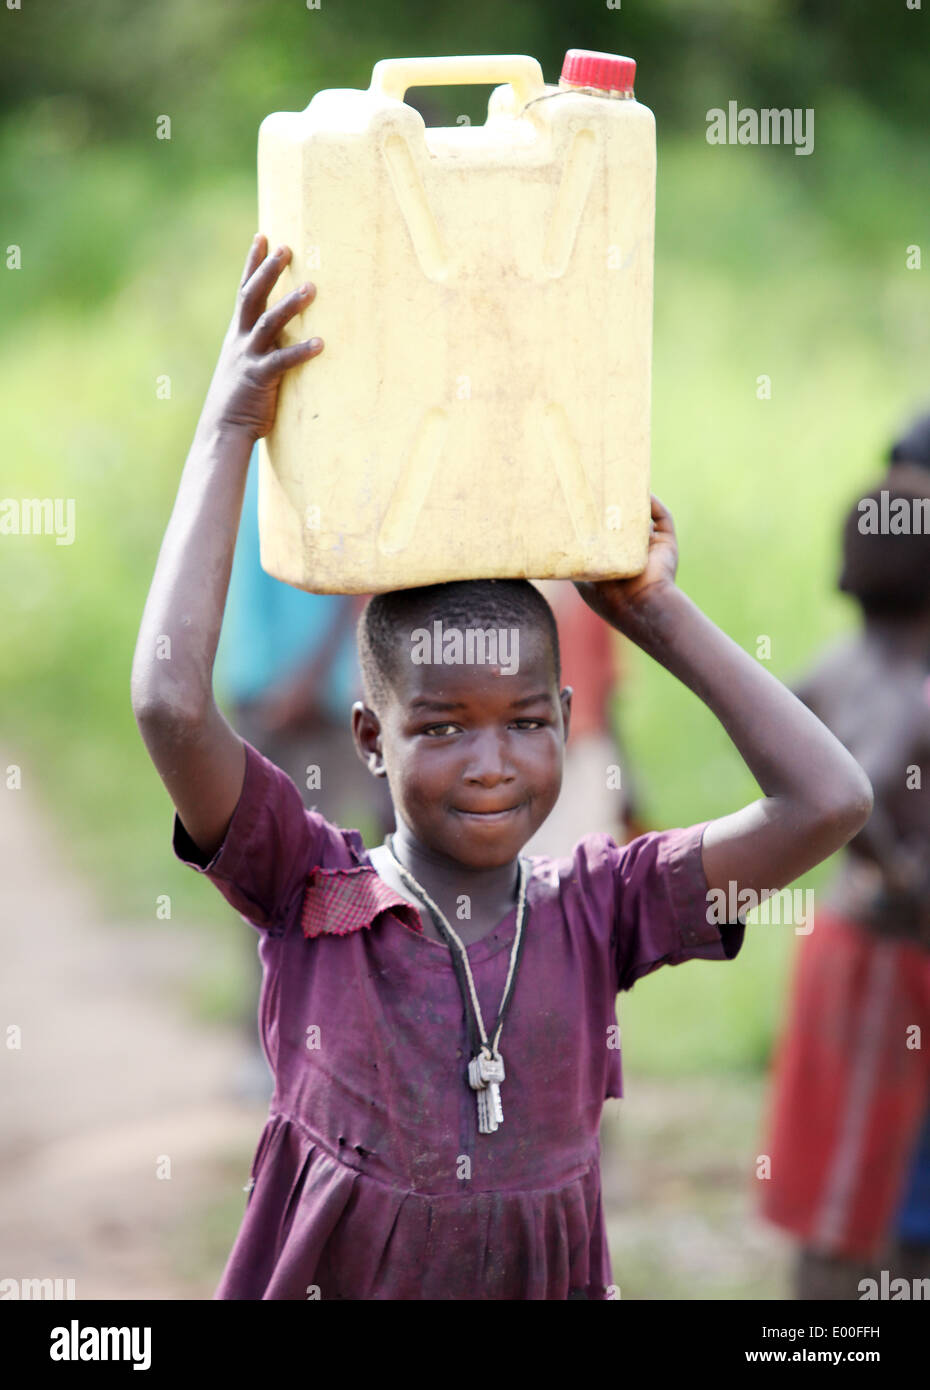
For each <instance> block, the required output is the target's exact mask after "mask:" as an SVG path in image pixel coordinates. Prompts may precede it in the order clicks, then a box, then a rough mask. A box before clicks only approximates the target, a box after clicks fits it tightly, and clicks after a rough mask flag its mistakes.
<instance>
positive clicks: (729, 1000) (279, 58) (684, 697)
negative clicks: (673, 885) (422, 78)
mask: <svg viewBox="0 0 930 1390" xmlns="http://www.w3.org/2000/svg"><path fill="white" fill-rule="evenodd" d="M24 3H25V7H24V9H23V10H21V11H10V10H7V9H5V8H4V9H2V10H0V25H2V29H0V34H2V39H0V71H2V73H3V82H2V83H0V92H2V96H0V186H2V188H3V203H2V212H0V218H2V221H0V227H2V245H3V247H6V246H8V245H10V244H16V245H19V246H21V248H22V255H23V268H22V270H21V271H18V272H12V271H4V272H3V274H2V278H0V285H2V295H3V300H2V308H3V312H2V315H0V392H2V396H3V400H4V405H5V409H4V420H5V423H6V431H5V441H4V442H5V446H6V447H5V456H4V464H3V482H2V484H0V493H2V495H4V496H12V497H36V496H39V497H64V498H69V497H74V498H75V499H76V504H77V505H76V511H77V535H76V540H75V543H74V545H73V546H71V547H59V546H56V545H55V544H54V541H53V540H52V539H51V538H49V537H44V536H40V537H16V538H5V540H4V542H3V544H2V545H0V593H2V594H3V607H4V613H5V637H6V643H5V651H6V655H7V659H6V660H5V661H4V662H3V663H2V664H0V737H2V739H3V746H4V749H5V750H7V751H8V752H9V756H11V757H13V758H15V759H16V760H18V761H21V762H22V764H23V765H24V766H25V767H26V768H27V769H28V770H30V771H31V772H32V773H34V775H35V776H37V777H38V778H39V779H40V781H41V783H42V786H43V789H44V792H45V796H46V800H47V802H48V804H49V805H50V806H51V807H53V808H54V809H55V810H56V811H57V813H58V814H59V815H60V817H61V819H62V821H63V822H64V823H65V824H66V825H67V827H68V835H69V842H70V846H71V853H72V854H73V856H74V858H75V860H76V861H77V862H79V863H80V864H81V865H82V866H84V867H85V868H86V869H87V870H88V871H89V872H92V873H96V874H98V875H99V876H100V880H101V883H102V884H104V885H105V886H106V888H107V891H108V895H109V910H110V911H111V913H112V914H113V915H119V914H122V915H125V916H126V917H127V918H129V919H130V920H131V919H132V918H133V917H135V918H137V919H138V918H146V919H149V920H150V919H151V917H152V915H153V914H154V902H155V897H156V896H157V895H158V894H160V893H166V892H167V893H169V894H170V895H171V897H172V901H173V904H174V913H173V921H174V922H175V923H177V924H181V923H184V922H190V923H191V924H193V923H199V921H200V919H202V918H203V917H204V916H205V915H208V916H209V917H210V918H211V920H212V921H213V922H214V923H215V924H216V926H217V927H218V926H219V924H220V923H222V924H224V926H227V927H228V925H229V912H228V909H226V908H225V906H224V905H223V904H222V902H221V900H220V899H219V895H218V894H216V893H215V892H214V891H213V890H210V889H208V888H207V886H206V885H204V884H203V883H201V882H200V881H199V879H198V878H197V877H196V876H195V875H194V874H192V873H190V872H189V871H188V870H186V869H183V868H182V867H180V866H179V865H177V864H176V863H175V862H174V859H173V856H172V855H171V852H170V847H169V833H170V827H171V813H170V805H169V803H168V800H167V797H166V795H165V792H164V789H163V788H162V786H161V784H160V782H159V781H158V778H157V776H156V775H155V773H154V771H153V769H152V767H151V764H150V763H149V761H148V757H147V754H146V752H145V749H144V747H143V745H142V742H141V740H140V738H139V736H138V732H137V730H136V728H135V723H134V720H133V716H132V711H131V709H130V704H129V671H130V665H131V660H132V652H133V647H134V643H135V635H136V631H137V629H138V624H139V619H140V616H141V612H142V607H143V604H144V601H145V595H146V592H147V589H148V585H149V582H150V580H151V575H152V569H153V566H154V563H155V558H156V555H157V551H158V546H159V544H160V540H161V536H162V534H163V532H164V527H165V524H166V522H167V518H168V515H169V512H170V508H171V505H172V501H173V498H174V493H175V490H176V487H177V482H178V477H179V473H180V469H181V467H182V464H183V460H184V457H185V455H186V452H187V449H188V447H189V443H190V439H191V436H192V433H193V428H194V425H195V422H196V418H197V414H198V411H199V407H200V403H201V401H202V399H203V395H204V392H205V390H206V387H207V384H208V382H209V379H210V375H211V373H212V370H213V365H214V362H215V359H216V353H217V351H218V348H219V344H220V341H221V339H222V336H223V333H224V331H225V327H226V324H227V322H228V318H229V314H230V311H231V308H232V303H233V296H234V292H235V288H236V285H237V283H238V277H239V274H240V270H241V265H242V262H243V260H244V257H245V253H246V250H247V247H248V243H249V240H250V238H251V236H252V234H253V232H254V230H255V222H254V218H255V173H254V160H255V138H256V133H257V128H258V125H259V122H260V120H261V118H262V117H263V116H264V115H265V114H266V112H267V111H269V110H274V109H299V108H301V107H303V106H305V105H306V104H307V101H308V100H309V98H310V96H311V95H312V93H313V91H315V90H316V89H317V88H319V87H323V86H341V85H367V82H368V79H369V75H370V70H371V67H372V65H373V63H374V62H375V61H376V60H377V59H378V58H380V57H385V56H391V55H394V56H396V55H404V54H421V53H422V54H425V53H431V52H434V53H442V52H447V53H454V52H466V53H467V52H481V51H487V50H493V51H498V52H505V51H517V52H529V53H533V54H535V55H536V56H538V57H539V58H540V59H541V61H542V62H543V66H544V71H545V73H546V76H547V78H549V79H554V77H555V76H556V75H557V72H558V67H559V63H560V60H561V56H562V52H563V50H564V49H565V48H566V47H569V46H589V47H593V48H603V49H606V50H614V51H617V50H619V51H621V52H628V53H630V54H631V55H632V56H634V57H636V58H637V60H638V62H639V80H638V84H637V95H638V96H639V98H640V99H641V100H642V101H644V102H646V103H647V104H648V105H651V106H652V107H653V108H654V109H655V110H656V112H657V117H658V126H659V181H658V203H657V227H656V235H657V243H656V301H655V350H654V377H653V419H654V423H653V438H654V444H653V478H654V488H655V491H656V492H657V493H658V494H659V496H660V497H662V499H663V500H664V501H665V502H666V503H667V504H668V505H669V506H670V507H671V509H672V511H673V514H674V517H675V522H676V526H677V530H678V535H679V542H680V547H681V564H680V570H679V579H680V582H681V584H682V585H683V587H684V588H685V589H686V591H687V592H688V593H689V594H690V595H691V596H692V597H693V598H694V599H695V601H696V602H697V603H698V604H699V605H700V606H701V607H702V608H704V609H705V611H706V612H708V613H709V614H710V615H711V616H712V617H713V619H714V620H715V621H716V622H717V623H719V624H720V626H721V627H723V628H724V629H725V630H726V631H727V632H728V633H729V634H730V635H731V636H732V637H733V639H734V640H735V641H737V642H738V643H740V644H741V645H742V646H744V647H745V648H746V649H747V650H749V651H750V652H753V653H755V644H756V639H757V637H758V636H760V635H768V636H769V637H771V639H772V643H773V653H772V659H771V669H772V670H773V671H774V672H775V673H776V674H777V675H779V676H781V677H782V678H784V679H791V678H793V677H794V676H795V675H796V674H797V673H798V671H799V670H800V669H802V668H803V667H804V666H805V665H806V664H807V662H808V661H809V660H810V659H811V657H812V655H813V654H814V652H815V651H816V649H817V648H818V647H819V646H820V645H821V644H822V643H823V642H824V641H825V640H827V639H828V638H830V637H831V636H832V635H834V634H835V633H837V632H839V631H841V630H843V629H844V628H848V627H849V626H850V625H851V624H852V623H853V622H854V621H855V614H854V612H853V611H852V609H851V608H850V606H849V605H848V604H847V603H846V602H845V601H844V600H841V599H840V598H839V597H838V596H837V595H836V594H835V593H834V592H833V585H834V577H835V573H836V562H837V541H838V525H839V519H840V516H841V514H842V511H843V509H845V507H846V506H847V504H848V503H849V501H850V500H851V498H852V497H853V495H854V493H855V491H856V490H857V489H858V488H859V487H860V486H861V485H862V484H863V483H866V482H869V481H871V479H872V477H873V475H874V474H875V473H876V472H877V471H878V470H879V469H880V467H881V464H882V461H883V456H884V451H885V449H886V447H887V444H888V442H889V440H890V437H891V435H892V433H893V431H894V429H895V428H896V426H897V425H898V424H899V423H900V421H901V419H902V418H903V417H906V416H907V415H909V414H910V413H911V411H913V410H914V409H916V408H917V407H918V406H920V405H921V404H923V403H924V402H925V401H926V398H927V395H928V385H927V368H926V364H927V358H928V350H930V314H928V307H930V305H928V295H927V290H926V288H925V286H926V275H927V273H928V272H927V270H926V269H925V270H923V271H909V270H907V269H906V268H905V252H906V248H907V247H908V246H909V245H911V244H914V243H917V244H921V245H922V247H923V253H924V258H925V259H926V256H927V254H928V246H930V236H928V214H927V204H926V189H927V187H930V151H928V147H927V142H926V139H925V132H924V124H923V123H924V115H923V110H922V106H923V103H924V101H925V92H926V87H925V84H924V82H923V73H922V72H921V71H919V69H918V65H919V64H921V63H922V61H923V60H922V58H921V53H922V51H923V50H924V49H925V46H926V40H925V37H923V36H925V34H926V29H925V28H923V27H921V26H924V25H925V24H926V16H925V15H924V14H923V13H921V12H918V11H908V10H906V9H905V7H904V4H903V0H902V3H901V4H899V5H897V6H896V9H895V11H894V13H893V14H891V13H889V14H881V13H880V12H879V10H878V7H877V6H872V5H869V6H865V5H860V4H847V5H845V6H844V7H843V10H842V19H841V20H840V19H839V17H838V13H837V12H835V11H834V10H831V8H830V7H828V5H827V4H826V3H825V0H824V2H820V0H818V3H801V0H729V2H728V3H723V2H721V3H708V4H704V5H697V4H685V3H684V0H654V2H653V3H651V4H650V5H649V6H640V5H638V4H634V3H632V0H626V2H625V3H624V5H623V8H622V10H608V9H607V8H606V6H605V5H600V6H596V5H590V6H588V7H586V8H584V9H582V10H580V9H570V8H569V7H567V6H565V7H563V6H561V5H560V6H555V5H549V4H538V3H528V0H516V3H511V4H509V5H507V6H501V5H494V6H493V7H492V6H491V5H489V4H486V3H484V0H475V3H472V4H470V5H469V6H467V7H448V6H445V7H435V6H433V5H431V4H426V3H423V2H422V0H408V3H405V4H404V5H403V6H401V7H396V6H395V7H385V8H384V9H376V8H375V7H374V6H370V7H369V6H363V5H359V4H348V3H344V2H343V3H337V0H323V3H322V9H321V10H318V11H314V10H307V9H306V8H304V7H303V6H302V5H300V4H298V3H297V0H293V3H289V4H286V5H285V4H278V3H275V4H266V5H263V6H258V5H255V4H246V3H245V0H223V3H218V0H200V2H199V3H197V4H189V3H184V4H182V3H180V0H163V3H161V4H159V5H157V6H133V5H131V4H130V3H129V2H128V0H96V3H94V5H93V6H91V7H87V6H79V5H77V4H74V3H59V4H58V5H56V6H55V8H54V11H49V10H43V9H41V7H39V6H38V5H34V4H30V3H29V0H24ZM928 8H930V6H928ZM465 97H467V98H468V99H469V100H472V98H473V100H474V105H473V106H472V107H471V108H469V111H468V114H470V115H471V116H472V118H473V119H476V120H477V119H480V118H481V116H480V106H481V102H482V101H484V100H485V99H486V92H484V93H483V92H481V90H480V89H475V91H474V92H464V93H463V89H455V90H454V92H450V93H446V94H443V93H442V92H441V90H437V91H436V92H435V93H433V94H432V96H431V99H435V101H436V102H437V103H439V105H440V107H441V106H442V104H443V102H444V101H451V102H453V103H459V102H461V101H462V100H463V99H464V98H465ZM729 99H736V100H738V101H739V103H740V104H741V105H773V106H801V107H805V108H806V107H809V106H813V107H814V108H815V109H816V142H815V150H814V153H813V154H812V155H811V156H809V157H797V156H795V155H794V154H793V151H792V150H791V149H790V148H777V147H772V148H751V147H750V148H746V147H738V146H734V147H716V146H709V145H708V144H707V143H706V140H705V129H706V123H705V113H706V111H707V110H708V109H709V108H710V107H713V106H724V107H725V106H726V103H727V101H728V100H729ZM462 109H463V107H462V106H461V105H458V104H453V105H452V106H451V108H449V107H447V108H446V115H447V118H450V117H451V118H453V119H454V114H455V113H456V112H459V111H461V110H462ZM162 114H168V115H170V116H171V120H172V138H171V140H170V141H159V140H156V138H155V121H156V117H157V116H159V115H162ZM163 373H164V374H167V375H169V376H170V378H171V382H172V396H171V399H170V400H159V399H157V398H156V394H155V380H156V377H158V376H159V375H161V374H163ZM762 373H765V374H768V375H769V376H771V378H772V399H771V400H770V401H759V400H758V399H757V398H756V378H757V376H759V375H760V374H762ZM631 666H632V669H631V675H630V680H629V683H628V686H627V688H626V689H625V690H624V693H623V697H622V700H621V702H620V714H621V717H622V721H623V727H624V731H625V735H626V739H627V741H628V743H629V746H630V748H631V750H632V755H633V757H634V758H635V761H636V765H637V769H638V771H639V774H640V779H641V781H642V783H643V786H644V790H645V796H646V806H645V811H646V814H647V816H648V817H649V820H650V822H651V823H652V824H655V825H685V824H689V823H691V822H693V821H697V820H704V819H708V818H710V817H713V816H715V815H718V814H722V813H725V812H727V811H729V810H732V809H733V808H734V807H736V806H738V805H741V804H743V803H744V802H745V801H747V800H750V799H752V798H753V797H754V796H755V795H756V794H757V792H756V788H755V786H754V784H753V782H752V779H751V778H750V777H749V774H748V773H747V771H746V769H745V768H744V766H743V764H742V762H741V761H740V759H739V757H738V756H737V754H736V752H735V750H734V749H733V748H732V746H731V744H730V743H729V740H728V738H727V736H726V734H725V733H724V731H723V730H722V729H721V728H720V726H719V725H718V724H717V722H716V721H715V720H714V719H713V717H712V716H711V715H710V714H709V712H708V711H707V710H706V709H705V708H704V706H703V705H701V703H700V702H699V701H698V700H696V699H695V698H694V696H693V695H691V694H690V692H688V691H687V690H686V689H684V687H682V686H681V685H680V684H678V683H677V682H676V681H674V680H673V679H672V678H671V677H669V676H668V675H667V674H666V673H665V672H664V671H662V670H661V669H659V668H658V667H656V666H655V665H653V664H651V663H648V662H645V661H642V660H639V659H638V654H634V659H633V660H632V663H631ZM829 874H830V868H829V866H827V867H825V868H821V869H820V870H818V872H817V873H816V874H815V875H812V876H810V878H809V879H808V880H805V884H807V885H810V884H815V885H817V886H818V887H819V885H820V884H821V883H823V882H825V881H826V879H827V878H828V877H829ZM235 929H236V928H233V930H235ZM238 929H239V930H240V931H246V930H249V929H248V928H245V927H243V926H241V925H240V926H239V928H238ZM748 937H749V940H748V943H747V947H746V949H745V951H744V954H743V956H742V957H741V958H740V960H739V961H738V962H737V963H735V964H733V965H728V966H725V967H723V966H713V967H711V966H704V965H700V964H698V965H689V967H688V968H687V970H685V971H681V970H678V969H675V970H665V971H661V972H659V973H658V974H657V975H656V976H655V977H654V978H653V979H650V980H649V981H648V983H645V984H642V985H640V986H638V987H637V989H636V990H634V991H633V993H632V994H631V995H630V996H629V997H628V998H627V997H624V999H623V1001H622V1008H623V1018H624V1038H625V1048H626V1049H627V1056H628V1058H629V1060H630V1061H631V1063H632V1064H634V1065H636V1066H638V1067H643V1066H649V1067H651V1068H653V1069H655V1070H657V1071H673V1070H681V1068H682V1067H691V1068H693V1069H695V1070H701V1069H706V1068H707V1067H711V1066H719V1067H726V1068H731V1069H732V1068H734V1067H737V1066H744V1067H746V1068H747V1069H758V1068H759V1067H760V1066H762V1065H763V1062H764V1059H765V1057H766V1056H767V1053H768V1049H769V1047H770V1045H771V1038H772V1033H773V1029H774V1027H775V1021H776V1018H777V1014H778V1008H779V1000H780V991H781V985H782V983H783V981H784V977H785V972H786V971H787V969H788V965H789V961H790V954H791V949H792V946H793V944H794V940H795V938H794V936H793V933H791V930H790V928H789V929H784V928H774V927H757V928H750V929H749V932H748Z"/></svg>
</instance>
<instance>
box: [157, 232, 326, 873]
mask: <svg viewBox="0 0 930 1390" xmlns="http://www.w3.org/2000/svg"><path fill="white" fill-rule="evenodd" d="M266 252H267V243H266V240H265V237H264V236H261V235H259V236H257V237H256V238H255V240H254V241H253V242H252V246H251V248H250V250H249V254H248V257H247V259H246V263H245V270H244V272H243V275H242V280H241V283H240V286H239V291H238V295H237V298H236V307H235V309H234V311H233V316H232V320H231V322H230V325H229V329H228V331H227V334H226V337H225V339H224V341H223V346H222V348H221V350H220V356H219V361H218V362H217V366H216V371H215V372H214V374H213V380H212V381H211V383H210V389H209V391H208V392H207V397H206V400H205V402H204V407H203V410H202V411H201V415H200V420H199V422H198V424H197V430H196V432H195V435H194V441H193V444H192V445H191V450H190V453H189V454H188V457H187V462H186V463H185V465H184V471H183V473H182V475H181V481H180V484H179V486H178V494H177V498H176V500H175V504H174V509H173V511H172V513H171V519H170V521H169V522H168V527H167V530H166V531H165V537H164V540H163V541H162V545H161V550H160V551H159V555H158V562H157V564H156V567H155V575H154V578H153V580H152V585H151V588H150V589H149V595H148V599H147V601H146V605H145V611H144V613H143V615H142V623H141V626H140V628H139V637H138V640H137V642H136V650H135V656H134V659H133V665H132V707H133V712H134V714H135V716H136V722H137V723H138V725H139V730H140V732H141V734H142V738H143V740H144V742H145V745H146V747H147V749H148V751H149V754H150V756H151V758H152V761H153V763H154V764H155V767H156V768H157V770H158V773H159V776H160V777H161V779H162V781H163V782H164V784H165V786H166V787H167V789H168V793H169V795H170V797H171V800H172V801H173V802H174V805H175V807H176V809H177V812H178V815H179V816H180V818H181V822H182V824H183V826H184V828H185V830H186V831H187V832H188V834H189V835H190V837H191V839H192V840H193V841H194V843H195V844H196V845H197V846H198V848H199V849H200V850H201V851H202V852H203V853H204V854H205V855H207V856H212V855H213V854H214V853H215V852H216V850H217V849H218V848H219V847H220V845H221V844H222V843H223V839H224V837H225V834H226V831H227V829H228V827H229V822H230V821H231V819H232V815H233V812H234V811H235V809H236V804H237V802H238V800H239V796H240V793H241V791H242V782H243V777H244V774H245V749H244V747H243V744H242V740H241V739H240V738H239V736H238V735H237V734H236V733H235V731H234V730H233V729H232V728H231V727H230V725H229V724H228V723H227V721H226V720H225V719H224V718H223V716H222V714H221V713H220V711H219V709H218V708H217V705H216V701H215V699H214V694H213V663H214V660H215V657H216V649H217V644H218V642H219V636H220V628H221V626H222V621H223V612H224V609H225V607H226V593H227V589H228V587H229V574H230V570H231V568H232V560H233V553H234V551H235V545H236V536H237V533H238V529H239V519H240V515H241V512H242V497H243V492H244V490H245V480H246V474H247V471H248V466H249V458H250V456H251V453H252V448H253V446H254V443H255V440H256V439H259V438H261V437H262V436H263V435H266V434H268V432H269V431H270V429H271V427H272V425H273V423H274V416H275V409H276V406H277V398H278V387H279V384H280V381H281V378H282V376H283V375H284V373H285V372H286V371H287V370H288V368H290V367H293V366H296V365H297V364H298V363H300V362H306V361H307V360H308V359H309V358H311V357H315V356H316V355H317V353H319V352H320V350H321V348H322V346H323V344H322V342H321V341H320V339H319V338H311V339H309V340H308V341H304V342H299V343H294V344H293V345H292V346H290V347H286V348H277V347H276V340H277V337H278V335H279V333H280V332H281V330H282V328H283V327H284V325H285V324H286V323H287V322H288V321H289V320H290V319H292V318H293V317H294V315H295V314H298V313H300V312H301V311H302V310H304V309H306V308H307V306H308V305H309V304H310V303H311V302H312V300H313V297H314V295H315V293H316V291H315V288H314V287H313V285H309V284H307V285H303V286H301V287H300V288H299V289H297V290H295V291H294V292H293V293H292V294H289V295H286V296H285V297H284V298H283V299H281V300H279V302H278V303H277V304H275V306H274V307H273V308H272V309H268V310H266V308H265V305H266V302H267V299H268V295H269V293H270V291H271V289H272V287H273V286H274V285H275V283H276V282H277V280H278V277H279V276H280V274H281V272H282V271H283V269H284V267H285V265H287V263H288V261H289V260H290V255H291V253H290V249H289V248H288V247H286V246H282V247H279V248H278V250H277V251H276V252H275V254H274V255H267V254H266Z"/></svg>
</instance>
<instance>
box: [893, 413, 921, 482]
mask: <svg viewBox="0 0 930 1390" xmlns="http://www.w3.org/2000/svg"><path fill="white" fill-rule="evenodd" d="M888 463H889V464H895V463H916V464H919V465H920V467H921V468H927V469H930V414H927V415H919V416H918V417H917V419H916V420H914V421H912V423H911V424H910V425H909V426H908V428H907V430H906V431H905V432H904V434H902V435H901V437H900V439H896V440H895V442H894V444H892V446H891V449H890V450H889V452H888Z"/></svg>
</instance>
